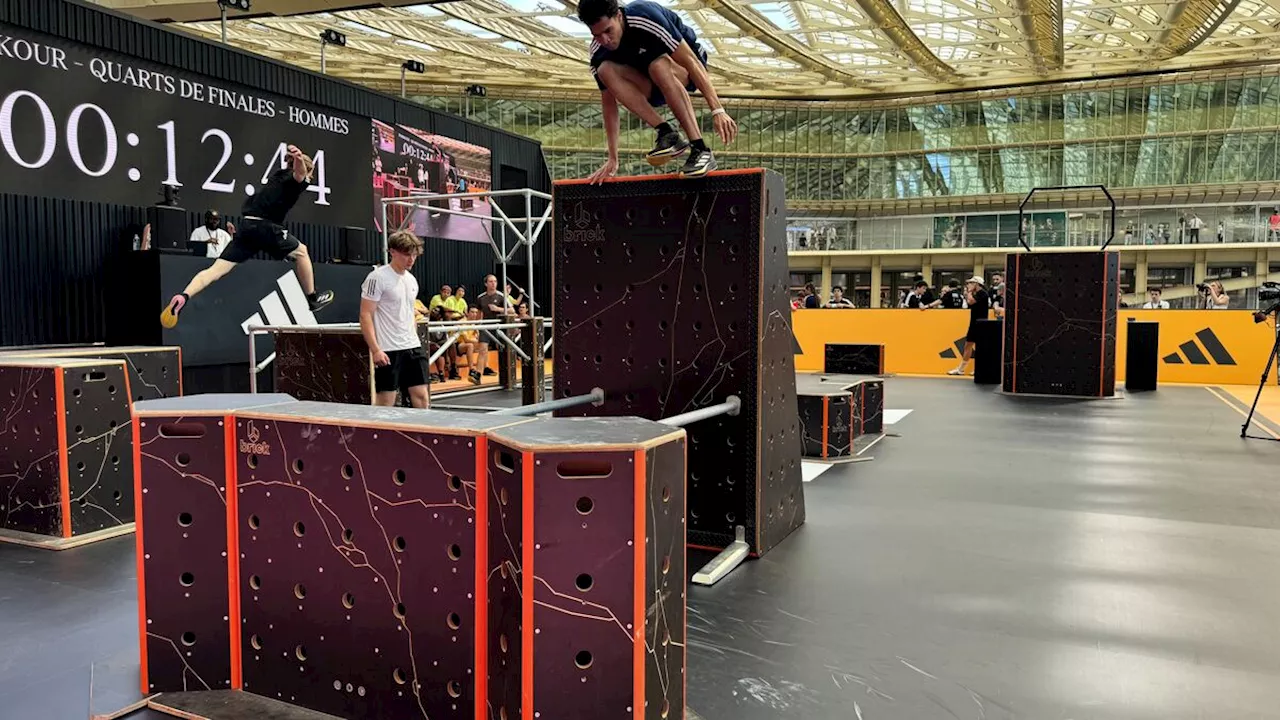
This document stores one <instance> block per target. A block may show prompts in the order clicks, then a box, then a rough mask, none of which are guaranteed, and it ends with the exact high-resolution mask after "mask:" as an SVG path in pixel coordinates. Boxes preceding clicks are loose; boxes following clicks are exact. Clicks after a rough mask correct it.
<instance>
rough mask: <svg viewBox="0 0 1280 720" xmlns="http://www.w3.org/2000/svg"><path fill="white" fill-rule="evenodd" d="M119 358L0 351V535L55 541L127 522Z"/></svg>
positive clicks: (129, 470) (90, 535)
mask: <svg viewBox="0 0 1280 720" xmlns="http://www.w3.org/2000/svg"><path fill="white" fill-rule="evenodd" d="M129 397H130V387H129V378H128V375H127V373H126V369H125V363H124V362H122V361H119V360H100V359H95V358H84V359H62V358H40V357H18V356H4V355H0V541H6V542H16V543H22V544H27V545H35V546H39V547H47V548H52V549H65V548H68V547H74V546H76V545H80V544H84V543H87V542H92V541H94V540H99V539H103V538H105V537H114V536H116V535H121V534H125V533H128V532H131V531H132V530H133V512H134V507H133V497H132V496H133V490H132V488H133V486H132V477H133V452H132V449H131V448H130V441H131V433H130V428H129V422H130V417H129V404H130V403H129Z"/></svg>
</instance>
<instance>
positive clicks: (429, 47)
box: [98, 0, 1280, 98]
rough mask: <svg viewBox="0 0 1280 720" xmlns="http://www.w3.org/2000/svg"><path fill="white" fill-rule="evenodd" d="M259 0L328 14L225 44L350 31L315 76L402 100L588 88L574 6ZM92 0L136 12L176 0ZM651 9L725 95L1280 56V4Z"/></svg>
mask: <svg viewBox="0 0 1280 720" xmlns="http://www.w3.org/2000/svg"><path fill="white" fill-rule="evenodd" d="M268 1H278V2H281V3H283V4H286V5H288V4H298V5H309V6H312V7H316V8H318V7H319V6H323V7H324V8H325V9H327V11H326V12H311V13H307V12H301V13H299V14H289V15H283V14H280V15H270V14H268V15H262V16H258V17H253V18H252V19H240V20H238V19H232V20H230V21H229V22H228V35H229V39H230V42H231V43H232V44H234V45H238V46H241V47H244V48H245V49H248V50H251V51H253V52H257V53H261V54H264V55H268V56H272V57H276V58H278V59H281V60H284V61H286V62H290V63H294V64H297V65H301V66H303V67H309V68H312V69H318V68H319V65H320V44H319V41H318V39H317V38H318V35H319V33H320V32H321V31H322V30H324V29H327V28H333V29H336V30H339V31H340V32H344V33H346V34H347V45H346V47H329V48H327V50H326V60H327V71H328V72H329V73H330V74H332V75H336V76H339V77H343V78H346V79H349V80H352V81H355V82H360V83H364V84H368V85H373V86H375V87H383V88H387V87H395V88H396V89H398V87H399V81H400V66H401V63H403V61H404V60H407V59H415V60H421V61H422V62H423V63H425V65H426V67H427V72H426V73H425V74H422V75H411V76H410V77H409V78H408V82H409V83H410V84H411V87H412V88H413V91H414V92H433V93H439V92H451V90H446V88H454V89H455V90H456V89H460V88H462V87H465V86H468V85H472V84H477V83H479V84H483V85H486V86H488V87H490V88H494V89H502V88H510V89H512V90H516V89H518V90H522V91H528V90H545V91H555V92H582V93H591V92H594V91H595V82H594V81H593V80H592V78H591V76H590V74H589V73H588V72H587V61H588V52H589V45H590V41H591V40H590V32H589V31H588V30H587V29H586V28H585V27H584V26H583V25H582V23H581V22H579V21H578V19H577V18H576V16H575V14H574V11H575V9H576V3H574V2H573V0H563V2H562V1H561V0H460V1H457V2H442V3H437V4H431V5H425V4H417V5H396V3H395V2H394V0H384V3H383V4H382V5H379V6H376V7H370V6H368V5H367V4H364V3H358V2H356V1H355V0H350V1H349V2H348V1H347V0H324V2H314V1H309V0H259V2H268ZM98 2H100V3H101V4H104V5H108V6H110V7H114V8H116V9H120V10H123V11H126V12H128V11H130V9H135V10H136V11H137V12H139V14H142V13H143V12H144V11H145V12H153V13H154V8H155V7H156V6H157V5H164V4H166V3H171V4H177V3H182V2H187V0H98ZM187 4H190V3H189V2H187ZM208 4H209V5H210V6H214V5H215V4H214V3H212V2H210V3H208ZM362 4H363V5H364V7H363V8H360V9H356V8H359V6H360V5H362ZM659 4H661V5H663V6H665V7H667V8H669V9H671V10H672V11H674V12H675V13H677V15H678V16H679V17H680V18H681V20H682V21H683V22H685V23H686V24H688V25H689V26H691V27H693V28H694V29H695V31H696V32H697V33H698V36H699V38H700V39H701V41H702V42H703V44H704V46H705V48H706V50H707V51H708V53H709V54H710V55H711V58H712V60H711V66H710V74H711V77H712V79H713V81H714V82H715V84H716V88H717V90H718V92H719V93H720V94H721V95H725V96H738V97H777V98H804V97H830V98H856V97H868V96H877V95H896V94H902V93H911V92H933V91H939V90H957V89H978V88H983V87H998V86H1007V85H1011V84H1017V83H1025V82H1044V81H1054V80H1073V79H1081V80H1083V79H1091V78H1096V77H1099V76H1103V75H1115V74H1122V73H1126V72H1139V71H1143V72H1145V71H1149V70H1151V69H1152V68H1153V67H1158V68H1161V69H1182V68H1204V67H1215V66H1221V65H1228V64H1233V63H1240V62H1258V61H1280V43H1276V42H1272V38H1273V37H1274V36H1275V34H1276V27H1277V23H1280V10H1277V8H1278V7H1280V0H1234V2H1233V1H1230V0H1229V1H1228V2H1217V1H1216V0H1213V1H1211V0H1167V1H1165V2H1130V1H1128V0H792V1H786V0H778V1H769V2H751V1H745V0H660V2H659ZM344 6H346V7H349V8H352V9H341V8H343V7H344ZM146 8H152V10H146ZM202 12H203V11H202ZM214 12H216V9H215V11H214ZM150 16H154V15H150ZM176 25H177V27H179V28H181V29H183V30H185V31H187V32H191V33H195V34H198V35H202V36H205V37H208V38H210V39H216V38H218V37H219V34H220V29H219V24H218V22H217V21H216V16H215V15H210V16H209V17H208V19H200V20H194V21H187V22H179V23H176Z"/></svg>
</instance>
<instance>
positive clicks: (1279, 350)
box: [1240, 303, 1280, 442]
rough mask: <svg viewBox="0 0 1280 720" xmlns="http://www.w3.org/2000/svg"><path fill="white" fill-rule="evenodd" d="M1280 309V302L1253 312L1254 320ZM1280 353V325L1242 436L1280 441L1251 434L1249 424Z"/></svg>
mask: <svg viewBox="0 0 1280 720" xmlns="http://www.w3.org/2000/svg"><path fill="white" fill-rule="evenodd" d="M1277 310H1280V303H1276V304H1275V305H1272V306H1271V307H1269V308H1267V309H1266V310H1260V311H1258V312H1256V313H1254V314H1253V321H1254V322H1255V323H1260V322H1262V321H1264V320H1266V319H1267V316H1268V315H1272V314H1275V312H1276V311H1277ZM1277 325H1280V315H1277ZM1277 354H1280V327H1277V332H1276V341H1275V342H1274V343H1272V344H1271V354H1270V355H1268V356H1267V367H1266V369H1264V370H1263V371H1262V379H1261V380H1259V381H1258V392H1257V394H1256V395H1254V396H1253V405H1252V406H1250V407H1249V414H1248V416H1246V417H1245V419H1244V425H1241V426H1240V437H1241V438H1251V439H1253V440H1271V441H1273V442H1280V438H1274V437H1262V436H1260V435H1250V434H1248V432H1249V424H1250V423H1252V422H1253V413H1254V412H1255V411H1256V410H1257V409H1258V400H1259V399H1261V398H1262V387H1263V386H1264V385H1266V384H1267V377H1268V376H1270V375H1271V366H1272V365H1274V364H1275V361H1276V355H1277Z"/></svg>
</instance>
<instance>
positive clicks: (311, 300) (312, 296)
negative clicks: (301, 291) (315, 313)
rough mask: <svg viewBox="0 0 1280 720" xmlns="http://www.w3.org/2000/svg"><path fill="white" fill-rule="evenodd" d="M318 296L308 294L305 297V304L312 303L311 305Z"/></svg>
mask: <svg viewBox="0 0 1280 720" xmlns="http://www.w3.org/2000/svg"><path fill="white" fill-rule="evenodd" d="M318 294H319V293H309V294H308V295H307V302H312V303H313V302H315V301H316V296H317V295H318Z"/></svg>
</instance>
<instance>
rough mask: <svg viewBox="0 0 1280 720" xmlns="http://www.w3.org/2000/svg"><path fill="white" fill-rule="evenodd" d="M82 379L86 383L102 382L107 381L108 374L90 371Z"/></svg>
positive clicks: (100, 371)
mask: <svg viewBox="0 0 1280 720" xmlns="http://www.w3.org/2000/svg"><path fill="white" fill-rule="evenodd" d="M81 379H82V380H84V381H85V382H102V381H103V380H106V379H107V373H106V372H104V371H102V370H90V371H89V372H87V373H85V374H84V376H83V377H82V378H81Z"/></svg>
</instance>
